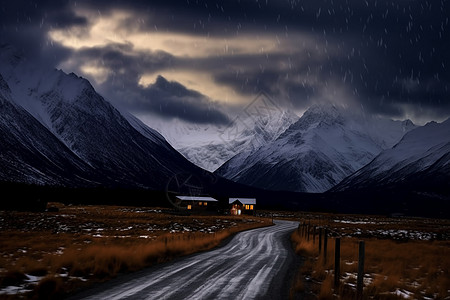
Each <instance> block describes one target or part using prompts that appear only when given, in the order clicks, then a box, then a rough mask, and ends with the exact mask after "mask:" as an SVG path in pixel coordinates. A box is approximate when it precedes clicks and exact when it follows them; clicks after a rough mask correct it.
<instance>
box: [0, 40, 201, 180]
mask: <svg viewBox="0 0 450 300" xmlns="http://www.w3.org/2000/svg"><path fill="white" fill-rule="evenodd" d="M0 74H2V76H3V78H4V81H5V82H6V83H7V85H8V87H9V94H10V100H11V101H10V102H12V103H14V105H15V106H17V107H21V108H22V109H24V110H25V111H26V112H27V113H28V114H29V115H31V116H32V117H33V118H34V120H36V121H38V122H39V123H40V124H41V125H42V126H43V127H44V128H46V130H48V131H49V132H50V133H52V134H53V138H56V139H57V140H58V141H59V142H60V143H62V144H63V145H65V146H66V147H67V149H69V150H70V151H71V152H72V156H76V157H78V158H79V159H80V160H81V161H82V162H83V163H84V164H86V165H88V166H90V167H91V168H92V169H93V170H96V172H100V173H101V174H102V183H104V184H107V185H114V186H131V187H148V188H161V187H163V186H165V184H166V183H167V181H168V179H169V178H170V177H171V176H173V175H174V174H176V173H179V172H200V170H199V169H198V168H197V167H195V166H194V165H193V164H191V163H190V162H188V161H187V160H186V159H185V158H184V157H183V156H182V155H180V154H179V153H178V152H177V151H175V150H174V149H173V148H172V147H171V146H170V145H169V144H168V143H167V142H166V141H165V140H164V138H162V136H161V135H159V134H158V133H157V132H155V131H154V130H152V129H149V128H146V126H145V125H144V124H142V123H140V122H138V120H132V118H131V117H128V119H127V118H125V117H124V116H123V115H122V114H121V113H120V112H119V111H118V110H117V109H115V108H114V107H113V106H112V105H111V104H110V103H109V102H107V101H106V100H105V99H103V97H102V96H100V95H99V94H97V93H96V91H95V90H94V88H93V87H92V86H91V84H90V83H89V82H88V81H87V80H85V79H83V78H80V77H78V76H76V75H75V74H65V73H64V72H62V71H60V70H55V69H52V68H48V67H45V66H44V67H43V66H38V65H35V64H32V63H30V62H28V61H27V60H26V59H25V58H22V57H21V56H20V55H17V54H16V52H15V50H14V49H13V48H12V47H9V46H3V47H2V48H1V49H0ZM129 120H131V122H132V123H133V124H130V121H129ZM37 131H38V132H37V134H40V130H37ZM30 139H33V134H30ZM44 142H45V140H44ZM55 150H56V149H55Z"/></svg>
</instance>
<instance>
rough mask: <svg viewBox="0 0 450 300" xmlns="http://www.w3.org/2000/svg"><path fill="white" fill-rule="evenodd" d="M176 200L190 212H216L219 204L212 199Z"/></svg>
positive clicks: (188, 197)
mask: <svg viewBox="0 0 450 300" xmlns="http://www.w3.org/2000/svg"><path fill="white" fill-rule="evenodd" d="M176 198H177V200H178V201H179V202H180V206H181V207H184V208H186V209H187V210H188V211H206V210H214V209H215V208H216V207H217V204H218V202H219V201H218V200H216V199H214V198H212V197H201V196H176Z"/></svg>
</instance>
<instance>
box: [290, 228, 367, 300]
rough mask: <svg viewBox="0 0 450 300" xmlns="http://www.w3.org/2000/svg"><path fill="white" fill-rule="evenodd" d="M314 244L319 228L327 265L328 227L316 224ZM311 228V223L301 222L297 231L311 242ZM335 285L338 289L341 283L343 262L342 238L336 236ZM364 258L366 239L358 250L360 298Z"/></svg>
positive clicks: (358, 291) (357, 289)
mask: <svg viewBox="0 0 450 300" xmlns="http://www.w3.org/2000/svg"><path fill="white" fill-rule="evenodd" d="M312 228H313V244H314V245H315V242H316V230H318V237H319V245H318V250H319V257H320V256H321V255H323V264H324V265H325V264H326V262H327V252H328V251H327V250H328V249H327V247H328V233H329V231H328V229H327V228H322V227H319V228H316V226H313V227H312ZM310 230H311V226H310V225H309V224H306V222H304V223H300V224H299V226H298V229H297V232H299V233H300V236H301V237H302V238H305V239H306V240H307V241H308V242H309V238H310ZM322 245H323V253H322ZM334 251H335V253H334V287H335V289H337V288H338V287H339V284H340V277H341V269H340V262H341V238H340V237H336V238H335V247H334ZM364 260H365V243H364V241H359V250H358V274H357V280H356V299H358V300H360V299H362V296H363V289H364Z"/></svg>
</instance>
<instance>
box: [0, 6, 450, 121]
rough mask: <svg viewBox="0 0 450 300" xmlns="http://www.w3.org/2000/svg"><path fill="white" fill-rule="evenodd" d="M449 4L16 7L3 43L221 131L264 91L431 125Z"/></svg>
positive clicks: (132, 104)
mask: <svg viewBox="0 0 450 300" xmlns="http://www.w3.org/2000/svg"><path fill="white" fill-rule="evenodd" d="M449 12H450V1H447V0H440V1H413V0H412V1H356V0H355V1H351V0H347V1H332V0H320V1H317V0H315V1H313V0H308V1H223V2H222V1H151V2H148V1H76V2H75V1H14V2H11V3H5V4H3V7H2V8H1V12H0V13H1V17H2V18H1V22H2V27H1V30H2V36H1V42H3V43H5V42H7V43H13V44H16V45H19V47H20V48H22V49H23V50H24V51H25V52H30V53H31V54H32V55H31V56H32V57H36V58H38V57H40V58H41V60H42V61H45V62H46V63H48V64H53V65H55V66H57V67H60V68H62V69H63V70H65V71H67V72H72V71H73V72H75V73H78V74H80V75H82V76H85V77H87V78H88V79H90V80H91V81H92V82H93V84H94V85H95V87H96V88H97V89H98V90H99V91H100V92H101V93H102V94H104V95H105V96H106V97H107V98H108V99H110V101H112V102H113V103H115V104H117V105H119V106H121V107H125V108H127V109H129V110H130V111H138V112H141V113H144V112H147V111H148V112H152V113H155V114H158V115H160V116H161V117H163V118H169V119H170V118H180V119H183V120H186V121H189V122H193V123H212V124H223V123H225V122H227V120H228V119H232V116H231V115H230V114H233V111H236V107H239V106H242V107H244V106H245V105H246V104H248V103H249V102H250V101H251V99H253V97H254V96H255V95H256V94H257V93H258V92H260V91H264V92H267V93H268V94H270V95H271V97H272V98H273V99H276V101H278V102H279V104H280V106H281V107H285V108H286V109H293V110H298V111H302V110H304V109H306V108H307V107H308V106H309V105H311V104H312V103H315V102H320V101H332V102H339V103H346V104H349V105H356V106H358V107H363V109H364V110H365V111H366V112H367V113H372V114H376V115H384V116H388V117H392V118H399V119H400V118H411V119H413V121H415V122H418V123H423V122H426V121H429V120H443V119H445V118H448V116H449V115H450V90H449V88H450V86H449V85H450V72H449V71H448V66H449V64H450V42H449V38H448V37H449V29H450V28H449V26H450V25H449V17H448V15H449Z"/></svg>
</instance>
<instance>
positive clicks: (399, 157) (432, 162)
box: [332, 119, 450, 191]
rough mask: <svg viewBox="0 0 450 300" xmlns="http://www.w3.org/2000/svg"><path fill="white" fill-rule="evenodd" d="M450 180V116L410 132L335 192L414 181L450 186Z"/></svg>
mask: <svg viewBox="0 0 450 300" xmlns="http://www.w3.org/2000/svg"><path fill="white" fill-rule="evenodd" d="M431 181H434V183H432V182H431ZM449 182H450V119H447V120H446V121H445V122H442V123H436V122H430V123H428V124H426V125H425V126H422V127H419V128H416V129H414V130H412V131H410V132H409V133H407V134H406V135H405V136H404V137H403V139H402V140H401V141H400V142H399V143H398V144H396V145H395V146H394V147H393V148H391V149H387V150H385V151H383V152H381V153H380V154H379V155H378V156H377V157H376V158H375V159H374V160H373V161H372V162H370V164H368V165H367V166H365V167H364V168H362V169H360V170H359V171H358V172H356V173H354V174H353V175H351V176H350V177H348V178H346V179H345V180H343V181H342V182H341V183H340V184H339V185H338V186H336V187H335V188H333V189H332V191H344V190H355V189H362V188H370V187H381V186H389V185H391V186H392V185H395V184H412V183H414V185H415V186H416V187H417V185H424V184H436V185H439V184H445V185H447V186H448V183H449Z"/></svg>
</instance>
